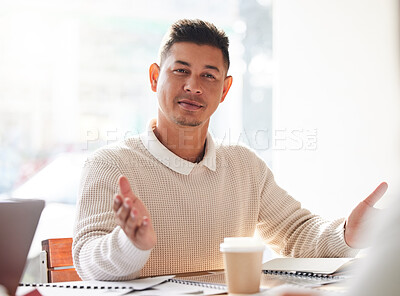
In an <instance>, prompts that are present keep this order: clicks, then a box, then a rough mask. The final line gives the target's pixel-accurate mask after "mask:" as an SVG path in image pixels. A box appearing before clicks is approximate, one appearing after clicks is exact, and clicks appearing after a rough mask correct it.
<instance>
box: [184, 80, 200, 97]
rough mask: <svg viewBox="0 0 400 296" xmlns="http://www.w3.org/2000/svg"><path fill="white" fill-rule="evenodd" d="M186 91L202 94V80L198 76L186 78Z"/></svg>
mask: <svg viewBox="0 0 400 296" xmlns="http://www.w3.org/2000/svg"><path fill="white" fill-rule="evenodd" d="M185 91H186V92H189V93H192V94H198V95H199V94H202V91H201V86H200V81H199V79H198V78H196V77H193V76H192V77H189V78H188V79H187V80H186V84H185Z"/></svg>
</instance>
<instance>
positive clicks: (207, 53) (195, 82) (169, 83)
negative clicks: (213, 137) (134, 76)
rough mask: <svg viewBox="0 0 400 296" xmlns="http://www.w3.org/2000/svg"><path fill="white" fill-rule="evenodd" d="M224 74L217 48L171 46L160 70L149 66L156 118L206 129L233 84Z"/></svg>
mask: <svg viewBox="0 0 400 296" xmlns="http://www.w3.org/2000/svg"><path fill="white" fill-rule="evenodd" d="M226 74H227V69H226V66H225V65H224V59H223V55H222V51H221V50H220V49H219V48H216V47H213V46H209V45H197V44H195V43H190V42H178V43H175V44H174V45H172V47H171V48H170V51H169V54H168V55H167V57H166V58H165V59H164V61H163V64H162V65H161V67H160V68H158V66H157V65H156V64H153V65H152V66H151V67H150V79H151V83H152V89H153V91H156V92H157V97H158V103H159V111H158V112H159V119H160V120H163V119H165V120H166V122H168V123H169V124H177V125H179V126H192V127H194V126H202V125H204V124H207V126H208V122H209V119H210V117H211V115H212V114H213V113H214V112H215V110H216V109H217V107H218V105H219V103H221V102H222V101H223V100H224V98H225V96H226V94H227V92H228V90H229V87H230V85H231V83H232V77H230V76H229V77H227V76H226Z"/></svg>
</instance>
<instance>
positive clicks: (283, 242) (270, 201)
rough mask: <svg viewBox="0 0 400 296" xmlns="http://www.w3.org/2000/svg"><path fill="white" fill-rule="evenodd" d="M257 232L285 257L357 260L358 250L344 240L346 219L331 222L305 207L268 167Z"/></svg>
mask: <svg viewBox="0 0 400 296" xmlns="http://www.w3.org/2000/svg"><path fill="white" fill-rule="evenodd" d="M259 188H260V213H259V221H258V225H257V230H258V232H259V233H260V235H261V236H262V237H263V238H264V239H265V240H266V242H267V243H268V244H270V245H271V247H272V248H273V249H274V250H275V251H278V252H279V253H280V254H281V255H284V256H292V257H322V258H323V257H354V256H355V255H356V254H357V252H358V250H356V249H352V248H350V247H349V246H348V245H347V244H346V242H345V240H344V220H345V219H344V218H342V219H337V220H334V221H327V220H324V219H322V218H321V217H320V216H317V215H313V214H311V213H310V212H309V211H308V210H306V209H303V208H302V207H301V204H300V202H298V201H296V200H295V199H293V198H292V197H291V196H290V195H289V194H288V193H287V192H286V191H284V190H283V189H282V188H280V187H279V186H278V185H277V184H276V183H275V181H274V177H273V174H272V172H271V171H270V170H269V168H268V167H267V166H266V165H264V169H263V172H262V173H261V179H260V187H259Z"/></svg>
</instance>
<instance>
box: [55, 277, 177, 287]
mask: <svg viewBox="0 0 400 296" xmlns="http://www.w3.org/2000/svg"><path fill="white" fill-rule="evenodd" d="M173 277H174V276H173V275H167V276H158V277H149V278H143V279H136V280H131V281H123V282H110V281H76V282H62V283H55V284H50V286H51V287H60V288H69V289H97V290H99V289H100V290H102V289H108V290H116V289H118V290H125V291H127V290H135V291H138V290H145V289H148V288H151V287H154V286H157V285H159V284H161V283H163V282H165V281H167V280H169V279H170V278H173Z"/></svg>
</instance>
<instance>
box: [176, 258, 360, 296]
mask: <svg viewBox="0 0 400 296" xmlns="http://www.w3.org/2000/svg"><path fill="white" fill-rule="evenodd" d="M352 262H353V258H276V259H272V260H270V261H267V262H266V263H264V264H263V266H262V270H263V274H262V275H261V283H260V286H261V288H265V289H270V288H274V287H277V286H281V285H287V284H290V285H296V286H302V287H308V288H315V287H320V286H323V285H327V284H333V283H336V282H339V281H342V280H343V279H345V278H347V277H348V271H349V268H348V267H349V266H350V264H351V263H352ZM169 281H170V282H175V283H179V284H185V285H192V286H199V287H205V288H212V289H218V290H221V291H226V283H225V274H224V272H223V271H219V272H212V273H210V274H206V275H198V276H189V277H175V278H172V279H170V280H169Z"/></svg>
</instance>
